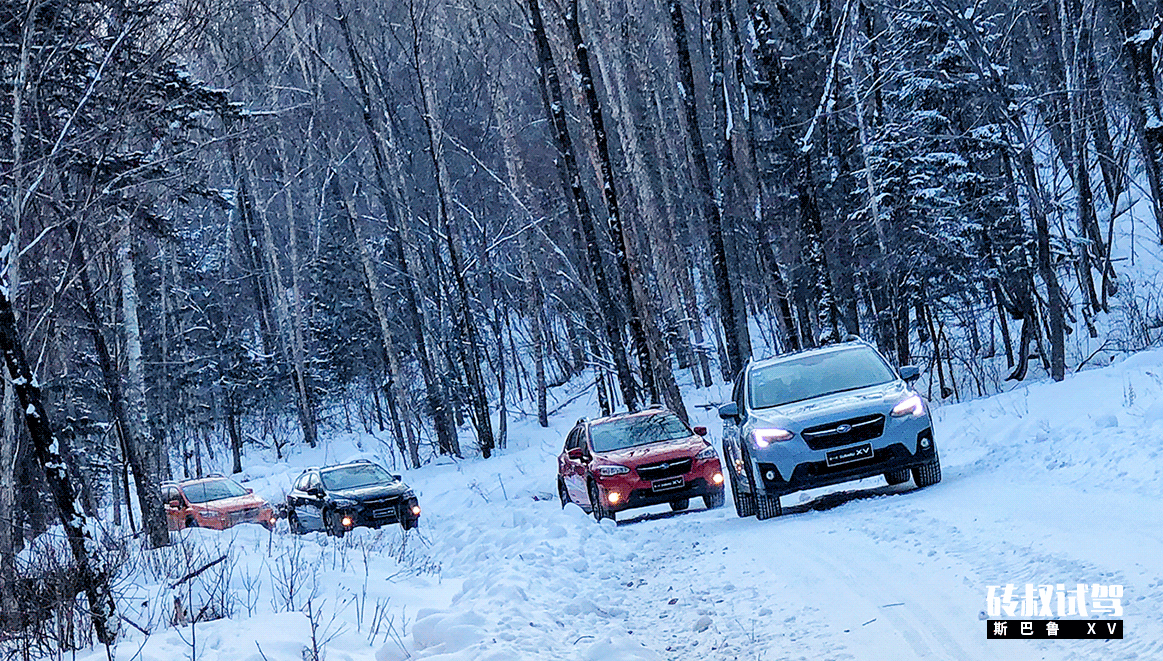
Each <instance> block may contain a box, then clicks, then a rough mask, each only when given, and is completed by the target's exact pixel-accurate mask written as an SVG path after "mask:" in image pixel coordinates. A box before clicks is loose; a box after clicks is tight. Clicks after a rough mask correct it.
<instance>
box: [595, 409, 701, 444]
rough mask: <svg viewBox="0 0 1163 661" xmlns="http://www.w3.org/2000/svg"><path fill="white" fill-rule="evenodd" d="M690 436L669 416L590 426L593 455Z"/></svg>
mask: <svg viewBox="0 0 1163 661" xmlns="http://www.w3.org/2000/svg"><path fill="white" fill-rule="evenodd" d="M690 435H691V430H690V429H687V426H686V425H684V424H683V422H682V420H679V419H678V416H676V415H675V414H673V413H655V414H653V415H635V416H630V417H626V418H616V419H614V420H610V421H609V422H601V423H596V424H593V425H591V426H590V442H591V443H592V444H593V446H594V452H609V451H611V450H621V449H623V448H632V447H634V446H636V445H645V444H647V443H654V442H657V441H673V440H675V439H679V438H686V437H688V436H690Z"/></svg>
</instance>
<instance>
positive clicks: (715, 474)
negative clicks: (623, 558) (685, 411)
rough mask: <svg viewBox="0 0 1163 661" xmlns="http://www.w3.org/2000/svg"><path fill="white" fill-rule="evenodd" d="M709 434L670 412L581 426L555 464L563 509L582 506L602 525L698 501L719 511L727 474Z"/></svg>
mask: <svg viewBox="0 0 1163 661" xmlns="http://www.w3.org/2000/svg"><path fill="white" fill-rule="evenodd" d="M706 434H707V429H706V427H695V428H694V430H691V428H690V427H688V426H687V424H686V423H685V422H683V421H682V420H681V419H679V417H678V416H677V415H675V414H674V413H673V412H671V411H667V410H665V409H651V410H648V411H642V412H639V413H620V414H617V415H612V416H610V417H607V418H598V419H597V420H585V419H584V418H583V419H582V420H578V423H577V426H575V427H574V428H573V431H571V432H569V435H568V436H566V439H565V448H564V449H563V450H562V451H561V454H560V455H559V456H558V458H557V493H558V495H559V496H560V498H561V506H562V507H565V505H566V504H567V503H571V502H573V503H577V504H578V505H580V506H581V507H582V509H584V510H586V511H588V512H590V513H592V514H593V515H594V518H595V519H597V520H599V521H601V520H602V519H604V518H606V519H613V518H615V515H616V513H617V512H621V511H622V510H628V509H632V508H635V507H645V506H647V505H659V504H662V503H670V508H671V509H672V510H675V511H676V512H677V511H679V510H684V509H686V508H687V506H688V505H689V504H690V499H691V498H693V497H695V496H702V498H703V503H704V504H705V505H706V506H707V507H708V508H712V507H720V506H722V504H723V469H722V466H721V465H720V464H719V455H718V454H717V453H716V452H715V447H714V446H713V445H711V444H710V443H709V442H708V441H707V440H706V439H705V438H704V436H706Z"/></svg>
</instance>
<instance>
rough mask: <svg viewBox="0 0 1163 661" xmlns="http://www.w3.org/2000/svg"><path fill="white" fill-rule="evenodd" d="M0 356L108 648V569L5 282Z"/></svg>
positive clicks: (114, 626)
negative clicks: (31, 363)
mask: <svg viewBox="0 0 1163 661" xmlns="http://www.w3.org/2000/svg"><path fill="white" fill-rule="evenodd" d="M12 249H13V245H12V243H9V244H8V246H7V248H6V249H5V250H4V251H3V254H2V255H0V260H2V261H7V259H8V254H9V253H8V251H10V250H12ZM0 352H3V354H4V363H5V365H6V366H7V368H8V373H9V374H10V375H12V377H13V382H12V387H13V388H14V389H15V391H16V394H17V398H18V399H19V400H20V408H21V409H22V410H23V411H24V421H25V424H26V425H27V426H28V433H29V436H30V437H31V439H32V449H33V454H34V455H35V457H36V461H37V463H38V464H39V465H40V468H41V469H42V470H43V471H44V476H45V480H46V481H47V482H48V486H49V490H50V492H51V493H52V498H53V504H54V505H55V506H56V510H57V514H58V516H59V517H60V520H61V524H62V525H63V527H64V530H65V537H66V539H67V540H68V543H69V549H70V551H71V552H72V554H73V559H74V560H75V561H76V563H77V566H76V572H77V577H78V580H79V583H80V585H81V587H82V589H83V590H84V592H85V597H86V599H87V600H88V602H89V610H90V615H91V617H92V620H93V629H94V632H95V633H96V635H97V640H98V641H100V642H101V643H102V644H104V645H107V646H108V645H112V644H113V642H114V641H115V639H116V637H117V632H118V621H117V607H116V605H115V604H114V601H113V594H112V592H111V591H110V583H109V581H110V576H109V569H108V567H106V566H105V563H104V561H103V560H102V558H101V556H100V546H99V545H98V543H97V540H96V526H95V525H94V524H93V522H92V521H90V520H88V519H87V518H86V517H85V514H84V512H83V511H82V509H81V504H80V498H79V497H78V491H77V489H76V487H75V486H74V483H75V478H74V477H73V476H72V475H70V472H69V469H68V466H67V465H66V463H65V460H64V457H63V452H62V445H61V443H62V441H61V440H60V439H58V438H56V437H55V436H54V434H53V432H52V427H51V425H50V424H49V417H48V412H47V411H46V410H45V408H44V404H43V403H42V401H41V394H40V388H39V387H38V386H36V385H35V384H36V383H37V381H36V378H35V377H34V376H33V374H32V370H31V369H30V368H29V365H28V360H27V359H26V357H25V354H24V348H23V346H22V345H21V342H20V333H19V331H18V330H17V326H16V316H15V314H14V313H13V309H12V302H11V300H10V299H9V288H8V282H7V279H6V276H5V277H4V280H3V281H2V282H0ZM159 502H160V501H159Z"/></svg>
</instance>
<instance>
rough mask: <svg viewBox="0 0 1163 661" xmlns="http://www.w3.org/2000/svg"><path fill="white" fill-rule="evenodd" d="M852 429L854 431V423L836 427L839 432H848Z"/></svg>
mask: <svg viewBox="0 0 1163 661" xmlns="http://www.w3.org/2000/svg"><path fill="white" fill-rule="evenodd" d="M850 431H852V425H840V426H839V427H837V428H836V433H837V434H847V433H848V432H850Z"/></svg>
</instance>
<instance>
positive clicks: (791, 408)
mask: <svg viewBox="0 0 1163 661" xmlns="http://www.w3.org/2000/svg"><path fill="white" fill-rule="evenodd" d="M910 394H912V391H911V390H909V388H908V387H907V386H906V385H905V384H904V382H902V381H890V382H889V383H883V384H880V385H876V386H869V387H867V388H860V389H857V390H848V391H846V392H838V393H835V394H832V395H824V396H823V397H816V398H813V399H805V400H803V401H800V402H792V403H791V404H784V405H783V406H773V407H771V408H768V409H761V410H752V411H750V414H751V416H750V418H751V419H750V422H751V426H752V427H767V426H771V427H778V428H780V429H786V430H788V431H791V432H797V433H798V432H799V431H801V430H803V429H806V428H808V427H814V426H816V425H822V424H826V423H829V422H835V421H837V420H844V419H847V418H856V417H860V416H863V415H871V414H874V413H881V414H884V415H888V413H889V411H891V410H892V407H894V406H896V405H897V403H899V402H900V401H901V400H903V399H905V398H906V397H908V396H909V395H910Z"/></svg>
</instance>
